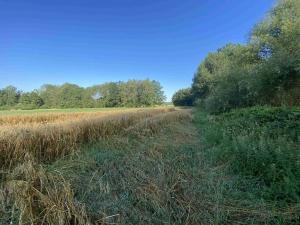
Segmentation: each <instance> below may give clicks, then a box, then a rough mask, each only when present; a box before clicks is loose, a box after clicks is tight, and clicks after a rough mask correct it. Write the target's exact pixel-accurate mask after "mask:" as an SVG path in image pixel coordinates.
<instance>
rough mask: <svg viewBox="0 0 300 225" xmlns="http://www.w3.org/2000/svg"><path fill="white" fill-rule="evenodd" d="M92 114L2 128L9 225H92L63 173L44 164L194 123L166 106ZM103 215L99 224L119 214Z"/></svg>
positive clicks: (2, 207)
mask: <svg viewBox="0 0 300 225" xmlns="http://www.w3.org/2000/svg"><path fill="white" fill-rule="evenodd" d="M72 115H74V114H72ZM91 115H92V114H89V115H87V116H85V117H84V116H83V115H82V116H80V118H79V117H77V114H75V116H74V118H75V120H74V121H71V120H70V119H68V120H66V121H62V120H60V121H56V122H53V123H49V124H46V123H38V122H37V120H36V118H34V119H32V120H30V119H27V120H26V122H25V123H14V122H13V126H12V127H8V126H2V128H4V129H2V130H1V131H0V151H1V153H0V154H1V155H0V160H1V161H0V162H1V167H2V169H4V170H3V172H4V171H6V172H4V173H2V175H1V177H0V181H1V183H2V185H1V186H2V188H1V189H0V217H1V212H2V213H4V214H3V215H5V216H6V218H7V223H12V224H14V223H16V224H17V223H18V224H20V225H22V224H31V225H40V224H45V225H54V224H55V225H75V224H78V225H81V224H82V225H83V224H92V223H91V222H90V218H89V215H88V214H87V212H86V209H85V207H84V205H82V204H81V203H80V202H79V201H77V200H76V198H75V196H74V192H73V190H72V188H71V185H70V183H69V182H68V181H66V180H65V179H64V178H63V177H62V176H60V175H59V173H55V174H54V173H49V172H47V171H46V170H45V169H44V168H43V167H42V166H41V164H40V163H41V162H49V161H53V160H55V159H58V158H60V157H62V156H65V155H68V154H70V153H72V152H74V151H75V150H77V149H78V148H79V147H80V146H81V145H82V144H84V143H88V142H94V141H98V140H99V139H102V138H104V139H106V140H108V139H107V138H111V137H112V136H115V138H117V137H122V136H124V135H126V136H128V135H134V136H135V135H138V136H139V137H142V136H148V135H150V136H151V135H153V134H156V133H158V132H159V131H161V130H162V128H163V127H166V126H169V125H170V124H172V123H173V122H177V121H178V122H179V121H183V120H191V115H190V112H189V111H186V110H182V111H176V110H174V109H162V108H161V109H145V110H135V111H134V112H133V111H130V112H128V111H126V112H123V113H115V114H113V115H106V116H103V115H100V116H91ZM93 115H94V114H93ZM43 116H44V115H43ZM28 118H29V116H28ZM68 118H71V115H68ZM22 119H23V118H22ZM13 121H15V120H13ZM22 121H24V120H22ZM28 121H33V122H31V123H28ZM139 132H140V134H138V133H139ZM116 135H117V136H116ZM1 183H0V184H1ZM102 215H103V216H102V217H101V219H99V218H98V221H97V224H109V222H108V221H110V220H111V219H115V218H116V217H118V216H119V215H105V213H103V214H102ZM0 221H3V220H1V219H0ZM94 222H95V221H94ZM94 222H93V224H94Z"/></svg>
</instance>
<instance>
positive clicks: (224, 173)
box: [0, 107, 300, 225]
mask: <svg viewBox="0 0 300 225" xmlns="http://www.w3.org/2000/svg"><path fill="white" fill-rule="evenodd" d="M78 113H79V114H81V113H82V114H83V115H84V116H78ZM47 115H49V114H48V113H46V114H44V113H42V114H40V115H39V116H47ZM58 115H65V113H63V114H61V112H59V113H58ZM67 115H68V116H67V118H68V119H67V118H64V117H62V119H59V117H58V118H57V119H55V120H53V121H52V122H49V123H44V122H40V123H39V122H38V121H37V120H31V121H26V122H22V123H16V122H13V123H12V125H11V129H9V126H8V124H6V125H1V127H2V128H4V127H5V129H1V134H0V145H1V146H0V150H1V157H0V162H1V163H0V165H1V171H0V224H1V225H2V224H3V225H4V224H5V225H6V224H33V225H40V224H45V225H75V224H79V225H80V224H82V225H83V224H91V225H92V224H95V225H96V224H157V225H160V224H191V225H194V224H205V225H207V224H208V225H214V224H295V225H296V224H299V221H300V220H299V219H300V218H299V214H300V205H299V199H298V198H299V183H297V182H299V180H298V179H297V176H298V175H299V174H298V172H297V171H300V170H299V163H298V162H299V148H298V147H299V129H298V128H299V121H300V119H299V108H294V109H281V108H277V109H276V108H270V109H268V108H266V109H264V108H253V109H245V110H239V111H236V112H232V113H229V114H222V115H217V116H213V115H208V114H206V113H204V112H201V111H198V110H196V109H194V111H192V110H191V109H174V108H171V107H168V108H152V109H151V108H149V109H131V110H127V109H125V110H116V111H104V114H103V111H100V112H70V113H67ZM26 116H27V115H26ZM19 117H20V118H22V119H23V117H24V116H23V115H20V116H19ZM72 117H74V118H73V119H72ZM267 130H268V132H266V131H267ZM258 136H260V137H263V138H262V139H261V140H260V141H258V142H257V140H258V139H259V138H258ZM254 140H256V141H254ZM247 153H248V154H247ZM286 162H289V163H288V164H287V163H286ZM271 172H272V173H273V174H271ZM274 177H275V178H276V179H275V180H274V179H272V178H274Z"/></svg>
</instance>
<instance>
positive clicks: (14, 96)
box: [0, 86, 21, 107]
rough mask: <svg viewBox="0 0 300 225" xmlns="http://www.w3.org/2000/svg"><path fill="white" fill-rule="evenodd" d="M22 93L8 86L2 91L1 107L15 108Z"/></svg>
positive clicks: (0, 94) (0, 97) (0, 95)
mask: <svg viewBox="0 0 300 225" xmlns="http://www.w3.org/2000/svg"><path fill="white" fill-rule="evenodd" d="M20 94H21V92H20V91H18V90H17V88H16V87H14V86H7V87H5V88H3V89H2V90H0V106H7V107H12V106H15V105H16V104H17V103H18V101H19V98H20Z"/></svg>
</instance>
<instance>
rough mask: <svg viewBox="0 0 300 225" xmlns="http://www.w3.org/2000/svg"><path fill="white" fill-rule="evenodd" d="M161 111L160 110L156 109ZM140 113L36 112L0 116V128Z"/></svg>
mask: <svg viewBox="0 0 300 225" xmlns="http://www.w3.org/2000/svg"><path fill="white" fill-rule="evenodd" d="M158 109H162V108H158ZM139 111H142V109H130V108H128V109H126V108H125V109H122V110H113V109H110V110H103V111H96V112H94V111H87V112H55V111H54V112H36V113H32V114H17V115H14V114H12V115H10V114H8V115H6V114H5V115H2V116H1V115H0V127H1V128H4V127H11V126H13V125H16V126H19V125H29V124H49V123H56V122H65V121H75V120H81V119H83V118H95V117H97V118H100V117H107V116H112V115H120V114H124V113H125V112H126V113H134V112H139Z"/></svg>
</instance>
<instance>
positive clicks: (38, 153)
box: [0, 108, 182, 168]
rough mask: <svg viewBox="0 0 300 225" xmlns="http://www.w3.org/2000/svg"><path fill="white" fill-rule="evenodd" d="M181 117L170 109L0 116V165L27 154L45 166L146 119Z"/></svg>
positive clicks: (14, 161)
mask: <svg viewBox="0 0 300 225" xmlns="http://www.w3.org/2000/svg"><path fill="white" fill-rule="evenodd" d="M181 113H182V112H180V113H179V112H178V111H175V110H174V109H173V108H156V109H125V110H124V111H103V112H102V111H100V112H80V113H76V112H71V113H51V114H50V113H41V114H35V115H17V116H15V115H13V116H10V115H7V116H2V117H1V118H0V128H1V130H0V151H1V152H0V165H1V167H2V168H7V167H8V168H9V167H12V166H13V165H16V164H17V163H19V162H21V161H22V160H23V159H24V156H25V155H28V154H30V155H32V156H33V157H34V158H35V159H36V160H38V162H48V161H51V160H54V159H57V158H59V157H62V156H65V155H68V154H70V153H72V152H74V151H75V150H76V148H77V147H78V146H80V145H81V144H84V143H89V142H95V141H97V140H99V139H100V138H107V137H110V136H112V135H116V134H120V133H122V132H125V131H126V130H128V129H129V130H130V129H132V128H133V127H135V126H136V125H137V124H139V123H140V122H141V121H148V120H149V118H150V121H151V120H154V119H155V120H157V118H162V117H163V119H164V120H165V121H167V119H166V118H172V119H175V118H174V115H176V116H177V115H181ZM147 124H148V123H147ZM145 126H147V125H145Z"/></svg>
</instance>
